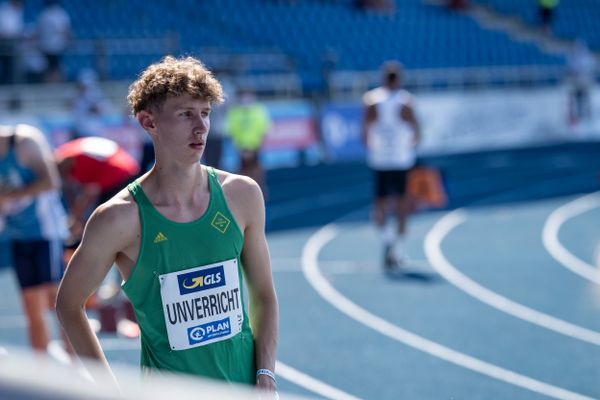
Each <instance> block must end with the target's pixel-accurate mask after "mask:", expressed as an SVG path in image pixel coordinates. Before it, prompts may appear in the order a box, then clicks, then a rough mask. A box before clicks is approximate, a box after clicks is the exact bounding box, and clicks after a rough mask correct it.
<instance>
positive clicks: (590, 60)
mask: <svg viewBox="0 0 600 400" xmlns="http://www.w3.org/2000/svg"><path fill="white" fill-rule="evenodd" d="M596 67H597V63H596V58H595V57H594V55H593V54H592V52H591V51H590V50H589V48H588V47H587V45H586V43H585V42H583V41H581V40H578V41H577V42H576V43H575V46H574V47H573V50H572V51H571V53H570V54H569V56H568V58H567V79H568V81H569V85H570V90H569V109H570V113H569V114H570V118H571V121H572V122H574V123H577V122H579V121H581V120H583V119H589V118H591V116H592V101H591V96H590V92H591V89H592V88H593V87H594V84H595V82H596Z"/></svg>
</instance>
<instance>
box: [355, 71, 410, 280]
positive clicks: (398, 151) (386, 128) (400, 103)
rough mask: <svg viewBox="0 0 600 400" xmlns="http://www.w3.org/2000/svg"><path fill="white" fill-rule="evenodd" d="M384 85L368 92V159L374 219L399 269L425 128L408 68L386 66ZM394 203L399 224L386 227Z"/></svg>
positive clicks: (387, 257)
mask: <svg viewBox="0 0 600 400" xmlns="http://www.w3.org/2000/svg"><path fill="white" fill-rule="evenodd" d="M382 72H383V85H382V86H381V87H378V88H375V89H373V90H370V91H368V92H367V93H365V95H364V96H363V103H364V105H365V111H364V120H363V131H362V134H363V140H364V142H365V144H366V146H367V162H368V165H369V167H370V168H371V169H372V170H373V171H374V173H375V200H374V207H373V218H374V220H375V224H376V225H377V227H378V228H379V230H380V235H381V237H382V240H383V244H384V267H385V268H386V269H392V268H395V267H397V266H398V265H399V264H400V263H401V262H402V258H403V257H404V252H405V249H404V246H405V244H404V241H405V233H406V220H407V218H408V214H409V204H408V199H407V196H406V180H407V175H408V172H409V171H410V169H411V168H413V167H414V165H415V161H416V152H415V148H416V145H417V143H418V142H419V139H420V135H421V133H420V128H419V123H418V121H417V118H416V116H415V113H414V110H413V105H412V98H411V95H410V93H408V92H407V91H406V90H403V89H402V66H401V65H400V64H399V63H398V62H394V61H389V62H387V63H385V64H384V65H383V68H382ZM388 202H392V210H393V214H394V215H395V217H396V227H395V229H394V230H393V231H389V230H388V229H386V217H387V206H388Z"/></svg>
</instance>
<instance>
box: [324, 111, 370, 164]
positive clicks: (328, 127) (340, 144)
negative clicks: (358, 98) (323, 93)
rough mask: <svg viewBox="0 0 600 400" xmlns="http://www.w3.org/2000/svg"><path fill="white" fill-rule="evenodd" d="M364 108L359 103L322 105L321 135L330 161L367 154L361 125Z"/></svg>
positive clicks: (359, 157)
mask: <svg viewBox="0 0 600 400" xmlns="http://www.w3.org/2000/svg"><path fill="white" fill-rule="evenodd" d="M361 120H362V108H361V106H360V104H358V103H347V102H344V103H326V104H323V105H322V107H321V121H320V122H321V136H322V140H323V147H324V150H325V156H326V157H327V159H328V160H330V161H344V160H356V159H361V158H363V157H364V155H365V147H364V145H363V143H362V139H361V133H360V126H361Z"/></svg>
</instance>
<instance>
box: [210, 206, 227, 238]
mask: <svg viewBox="0 0 600 400" xmlns="http://www.w3.org/2000/svg"><path fill="white" fill-rule="evenodd" d="M230 223H231V221H230V220H229V218H227V217H226V216H224V215H223V214H221V213H220V212H219V211H217V213H216V214H215V217H214V218H213V220H212V222H211V223H210V224H211V225H212V227H213V228H215V229H216V230H218V231H219V232H221V233H225V232H226V231H227V228H229V224H230Z"/></svg>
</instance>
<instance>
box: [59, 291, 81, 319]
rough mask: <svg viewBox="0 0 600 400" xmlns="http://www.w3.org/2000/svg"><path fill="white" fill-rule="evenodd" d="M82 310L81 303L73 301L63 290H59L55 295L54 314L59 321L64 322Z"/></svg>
mask: <svg viewBox="0 0 600 400" xmlns="http://www.w3.org/2000/svg"><path fill="white" fill-rule="evenodd" d="M82 311H83V304H79V303H78V302H75V301H73V299H72V298H70V296H68V294H67V293H65V291H63V290H59V291H58V294H57V295H56V315H57V317H58V319H59V321H60V322H61V324H62V323H64V322H65V321H68V320H70V319H72V318H74V317H76V316H77V315H78V314H80V313H81V312H82Z"/></svg>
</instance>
